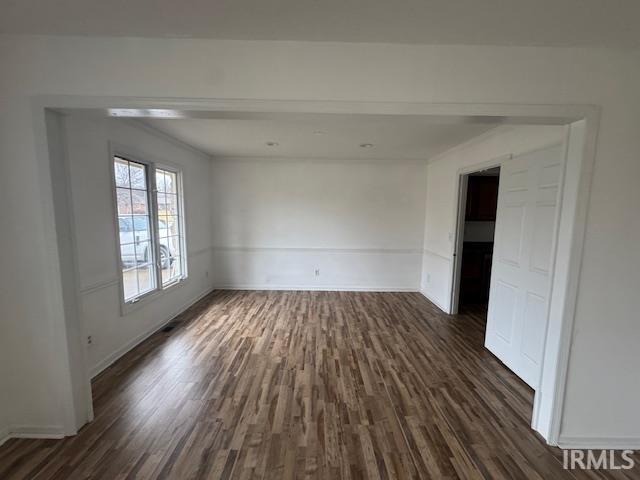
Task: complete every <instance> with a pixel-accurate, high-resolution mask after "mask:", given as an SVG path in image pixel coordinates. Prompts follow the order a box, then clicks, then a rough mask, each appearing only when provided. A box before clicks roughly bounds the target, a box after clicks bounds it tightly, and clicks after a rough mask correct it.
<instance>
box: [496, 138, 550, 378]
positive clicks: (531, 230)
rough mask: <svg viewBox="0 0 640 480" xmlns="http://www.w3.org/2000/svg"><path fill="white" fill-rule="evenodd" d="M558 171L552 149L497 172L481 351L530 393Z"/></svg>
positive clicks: (539, 344) (540, 342)
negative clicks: (525, 386)
mask: <svg viewBox="0 0 640 480" xmlns="http://www.w3.org/2000/svg"><path fill="white" fill-rule="evenodd" d="M562 165H563V147H562V146H561V145H558V146H554V147H550V148H546V149H543V150H538V151H536V152H532V153H529V154H525V155H521V156H518V157H515V158H513V159H512V160H509V161H508V162H506V163H505V164H504V165H502V168H501V169H500V186H499V192H498V211H497V218H496V234H495V244H494V252H493V266H492V272H491V290H490V292H489V311H488V315H487V331H486V337H485V346H486V347H487V348H488V349H489V350H490V351H491V352H492V353H493V354H494V355H496V356H497V357H498V358H499V359H500V360H501V361H502V362H504V364H505V365H506V366H507V367H509V368H510V369H511V370H513V372H514V373H515V374H516V375H518V376H519V377H520V378H522V379H523V380H524V381H525V382H527V383H528V384H529V385H530V386H531V387H532V388H534V389H535V388H537V387H538V382H539V379H540V372H541V363H542V354H543V348H544V341H545V335H546V330H547V318H548V313H547V312H548V304H549V294H550V289H551V288H550V287H551V272H552V271H553V268H552V262H553V260H554V254H553V250H554V248H555V241H554V236H555V231H556V223H557V222H556V217H557V215H558V198H559V193H560V179H561V174H562Z"/></svg>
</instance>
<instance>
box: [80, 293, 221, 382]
mask: <svg viewBox="0 0 640 480" xmlns="http://www.w3.org/2000/svg"><path fill="white" fill-rule="evenodd" d="M214 290H216V288H211V289H207V290H206V291H205V292H204V293H202V294H200V295H198V296H196V297H195V299H192V300H189V301H188V302H186V303H185V304H183V305H182V306H181V307H179V308H178V309H176V310H175V311H174V312H173V313H172V314H171V315H169V316H168V317H167V318H164V319H163V320H162V321H161V322H158V323H157V324H155V325H154V326H153V327H151V328H150V329H149V330H148V331H146V332H144V333H142V334H140V335H138V336H137V337H135V338H134V339H133V340H131V341H130V342H128V343H127V344H126V345H124V346H122V347H121V348H119V349H118V350H116V351H115V352H113V353H112V354H111V355H109V356H107V357H106V358H104V359H103V360H101V361H100V362H98V363H97V364H96V365H94V366H93V367H91V368H90V369H89V377H90V378H92V379H93V378H94V377H96V376H97V375H99V374H100V373H101V372H102V371H104V370H105V369H107V368H109V367H110V366H111V365H112V364H113V363H114V362H116V360H118V359H119V358H120V357H122V356H123V355H124V354H126V353H127V352H129V351H130V350H132V349H133V348H135V347H137V346H138V345H139V344H141V343H142V342H144V341H145V340H146V339H147V338H149V337H150V336H151V335H153V334H154V333H156V332H157V331H158V330H160V329H162V328H163V327H164V326H165V325H166V324H167V323H169V322H170V321H171V320H173V319H174V318H175V317H177V316H178V315H180V314H181V313H182V312H184V311H185V310H186V309H187V308H189V307H190V306H192V305H193V304H195V303H196V302H198V301H200V300H202V299H203V298H204V297H206V296H207V295H209V294H210V293H211V292H213V291H214Z"/></svg>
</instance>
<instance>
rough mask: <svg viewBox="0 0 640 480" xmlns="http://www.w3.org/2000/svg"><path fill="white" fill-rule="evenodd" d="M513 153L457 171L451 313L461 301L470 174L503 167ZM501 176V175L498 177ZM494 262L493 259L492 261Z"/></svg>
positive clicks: (456, 310) (454, 312)
mask: <svg viewBox="0 0 640 480" xmlns="http://www.w3.org/2000/svg"><path fill="white" fill-rule="evenodd" d="M511 158H512V155H511V154H508V155H503V156H501V157H498V158H496V159H493V160H489V161H488V162H483V163H480V164H478V165H473V166H470V167H465V168H461V169H459V170H458V172H457V178H458V195H457V197H458V201H457V203H456V227H455V230H454V239H453V245H454V247H453V266H452V278H451V309H450V311H449V313H450V314H451V315H456V314H457V313H458V307H459V303H460V275H461V271H462V253H463V251H464V227H465V215H466V211H467V186H468V183H469V175H473V174H474V173H479V172H484V171H485V170H490V169H492V168H497V167H502V164H503V163H504V162H506V161H507V160H509V159H511ZM498 178H499V177H498ZM491 263H493V260H492V261H491Z"/></svg>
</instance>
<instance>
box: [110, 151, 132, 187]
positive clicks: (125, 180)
mask: <svg viewBox="0 0 640 480" xmlns="http://www.w3.org/2000/svg"><path fill="white" fill-rule="evenodd" d="M113 168H114V173H115V175H114V176H115V180H116V187H127V188H128V187H129V162H127V161H126V160H122V159H121V158H117V157H116V158H115V160H114V162H113Z"/></svg>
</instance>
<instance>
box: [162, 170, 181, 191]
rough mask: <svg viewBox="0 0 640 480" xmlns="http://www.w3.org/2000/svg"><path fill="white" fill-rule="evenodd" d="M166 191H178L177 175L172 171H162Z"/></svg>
mask: <svg viewBox="0 0 640 480" xmlns="http://www.w3.org/2000/svg"><path fill="white" fill-rule="evenodd" d="M164 174H165V184H166V187H167V189H166V192H167V193H178V188H177V187H178V180H177V179H178V176H177V175H176V174H175V173H173V172H167V171H165V172H164Z"/></svg>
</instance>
